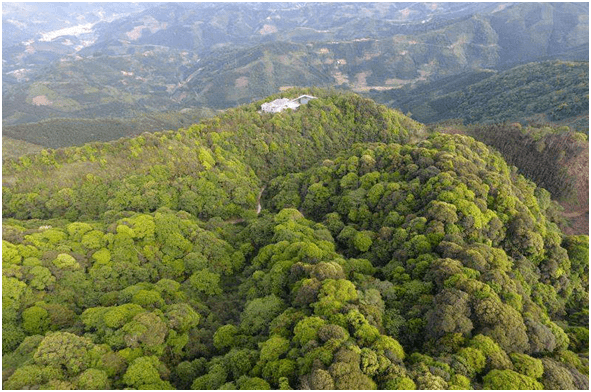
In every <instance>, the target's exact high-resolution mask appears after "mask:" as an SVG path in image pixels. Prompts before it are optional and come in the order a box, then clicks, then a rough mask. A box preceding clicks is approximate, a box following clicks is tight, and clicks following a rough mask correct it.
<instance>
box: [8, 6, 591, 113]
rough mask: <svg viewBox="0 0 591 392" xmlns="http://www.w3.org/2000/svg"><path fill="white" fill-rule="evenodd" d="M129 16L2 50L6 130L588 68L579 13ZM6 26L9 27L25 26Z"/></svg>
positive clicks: (353, 9) (440, 10)
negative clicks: (275, 97)
mask: <svg viewBox="0 0 591 392" xmlns="http://www.w3.org/2000/svg"><path fill="white" fill-rule="evenodd" d="M146 7H147V6H146ZM125 12H130V14H129V15H128V16H125V17H118V18H116V19H115V20H111V21H106V20H105V21H101V22H96V23H94V24H91V27H88V31H87V32H84V33H80V34H79V35H72V34H74V33H72V34H70V35H59V34H60V33H59V32H51V33H52V34H50V32H48V33H46V35H43V34H41V36H43V37H46V38H43V39H42V40H41V39H39V36H38V35H37V36H32V37H31V38H30V39H29V40H27V41H25V42H21V43H19V44H15V43H14V42H11V45H8V46H7V47H6V48H3V51H4V52H5V55H4V58H5V59H6V60H5V66H4V67H3V72H4V74H3V81H4V83H3V98H4V99H3V124H4V125H16V124H22V123H31V122H39V121H41V120H45V119H48V118H64V117H65V118H97V117H104V116H106V115H109V116H113V117H134V116H137V115H138V113H152V112H155V111H170V110H174V111H178V110H182V109H184V108H195V107H198V108H213V109H223V108H228V107H233V106H236V105H238V104H244V103H248V102H251V101H252V100H258V99H262V98H264V97H266V96H268V95H270V94H275V93H277V92H278V91H280V90H282V89H286V88H289V87H293V86H299V87H306V86H319V87H329V86H332V87H336V86H339V87H340V88H345V89H350V90H352V91H355V92H365V93H367V92H369V91H370V90H371V89H376V90H385V89H392V88H400V87H403V86H411V85H416V84H418V83H421V82H432V81H438V80H441V79H443V78H447V77H452V76H457V75H465V74H467V73H471V72H480V71H482V70H497V71H498V70H501V69H504V68H506V67H509V66H516V65H519V64H523V63H529V62H532V61H542V60H549V59H563V60H570V61H572V60H575V61H588V36H589V27H588V13H589V10H588V4H585V3H515V4H510V3H509V4H507V3H486V4H485V3H435V4H433V5H430V4H427V3H413V4H408V3H389V4H379V3H375V4H374V3H351V4H349V3H347V4H345V3H341V4H337V3H303V4H295V5H294V4H286V3H261V4H253V3H248V4H241V3H237V4H232V3H224V4H213V3H212V4H209V3H167V4H155V5H154V6H153V7H149V8H147V9H145V10H143V11H141V12H139V11H138V12H132V10H125ZM111 13H112V10H111V11H110V12H106V13H105V15H110V14H111ZM8 14H9V13H8V12H7V16H6V18H8ZM15 14H16V13H15ZM10 15H11V16H12V17H13V18H16V20H15V19H7V20H6V23H5V25H6V26H10V28H11V29H13V30H15V29H16V30H18V29H19V28H20V27H19V26H21V25H22V26H28V24H27V23H26V22H25V21H21V22H19V21H18V15H14V14H12V13H10ZM3 18H4V17H3ZM17 22H18V23H17ZM23 29H24V28H23ZM27 31H28V30H26V29H24V31H23V32H20V33H18V34H17V33H15V34H17V36H20V35H19V34H23V37H24V36H27V34H30V33H27ZM83 31H86V30H83ZM54 36H55V37H54ZM47 37H54V38H53V39H49V38H47ZM515 37H519V39H515Z"/></svg>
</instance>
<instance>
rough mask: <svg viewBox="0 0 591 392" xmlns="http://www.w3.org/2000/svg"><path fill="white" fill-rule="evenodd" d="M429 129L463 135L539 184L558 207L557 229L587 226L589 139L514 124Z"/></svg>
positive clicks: (563, 129)
mask: <svg viewBox="0 0 591 392" xmlns="http://www.w3.org/2000/svg"><path fill="white" fill-rule="evenodd" d="M429 128H430V131H432V132H441V133H448V134H464V135H469V136H472V137H474V138H475V139H476V140H478V141H481V142H483V143H485V144H486V145H488V146H491V147H492V148H494V149H496V150H498V151H499V152H500V153H501V154H502V155H503V157H504V158H505V160H506V161H507V163H509V164H511V165H514V166H516V167H517V168H518V169H519V172H520V173H522V174H523V175H524V176H525V177H527V178H528V179H530V180H532V181H534V182H535V183H536V184H538V185H539V186H541V187H543V188H545V189H546V190H548V191H549V192H550V194H551V197H552V199H553V200H556V201H558V202H559V203H560V205H561V206H562V207H563V208H564V210H563V211H561V213H560V215H561V216H562V217H563V218H564V219H565V221H564V223H563V224H561V228H562V229H563V230H564V231H565V232H566V233H569V234H577V233H578V234H583V233H588V230H589V137H588V135H586V134H583V133H580V132H575V131H572V130H571V129H569V128H568V127H551V126H547V125H546V126H527V127H522V126H521V125H520V124H518V123H513V124H493V125H472V126H464V125H462V124H458V123H455V124H454V123H453V122H450V123H447V124H446V123H445V122H443V123H438V124H433V125H431V126H430V127H429Z"/></svg>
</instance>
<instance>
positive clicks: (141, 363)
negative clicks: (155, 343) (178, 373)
mask: <svg viewBox="0 0 591 392" xmlns="http://www.w3.org/2000/svg"><path fill="white" fill-rule="evenodd" d="M164 373H166V368H165V366H164V365H163V364H162V363H161V362H160V361H159V360H158V358H156V357H154V356H149V357H140V358H137V359H135V360H134V361H133V362H132V363H131V364H130V365H129V367H128V368H127V371H126V372H125V374H124V375H123V379H122V380H123V382H124V383H125V384H126V385H127V386H130V387H134V388H138V389H143V388H148V389H170V388H172V386H171V385H170V383H168V382H167V381H164V380H162V378H161V375H162V374H164Z"/></svg>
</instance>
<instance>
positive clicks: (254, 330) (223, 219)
mask: <svg viewBox="0 0 591 392" xmlns="http://www.w3.org/2000/svg"><path fill="white" fill-rule="evenodd" d="M302 92H307V93H309V94H310V93H311V94H314V95H315V96H317V97H318V99H313V100H311V101H310V102H309V103H308V104H306V105H302V106H301V107H299V108H298V109H297V110H296V111H285V112H281V113H278V114H269V113H258V109H259V105H260V103H262V102H263V101H260V102H258V103H256V104H250V105H244V106H242V107H239V108H235V109H232V110H228V111H226V112H225V113H223V114H222V115H220V116H217V117H214V118H211V119H207V120H205V121H203V122H202V123H200V124H196V125H194V126H192V127H190V128H188V129H181V130H179V131H176V132H172V131H171V132H167V133H156V134H144V135H141V136H139V137H135V138H130V139H124V140H120V141H117V142H111V143H92V144H87V145H85V146H82V147H70V148H64V149H59V150H55V151H51V150H44V151H42V152H40V153H37V154H31V155H27V156H25V157H21V158H20V159H12V160H8V161H6V162H5V164H4V165H3V171H4V179H5V181H6V180H8V184H5V185H4V186H3V212H4V221H3V285H2V290H3V291H2V295H3V317H2V323H3V326H2V332H3V334H2V339H3V345H2V348H3V361H2V363H3V386H4V387H5V388H7V389H25V388H39V389H49V388H56V389H66V388H70V389H124V388H137V389H172V388H178V389H189V388H192V389H208V390H213V389H250V390H252V389H271V388H275V389H278V388H283V389H287V388H298V389H376V388H381V389H407V390H409V389H437V388H439V389H516V388H517V389H530V390H531V389H544V388H545V389H584V390H587V389H588V388H589V379H588V376H587V374H586V373H587V369H588V336H589V331H588V296H589V294H588V276H589V272H588V257H589V256H588V255H589V253H588V245H589V243H588V241H589V239H588V237H587V236H568V235H564V234H563V233H561V231H560V230H559V228H558V226H557V225H556V224H555V222H554V221H553V218H552V215H553V213H552V210H553V208H555V207H554V205H553V203H552V202H551V201H550V199H549V195H548V192H547V191H545V190H543V189H541V188H538V187H536V185H535V184H534V183H533V182H531V181H528V180H526V179H525V178H524V177H523V176H521V175H520V174H518V173H517V172H515V171H514V170H512V169H511V168H510V167H509V166H508V165H507V163H506V162H505V161H504V160H503V159H502V157H501V155H500V154H499V153H497V152H494V151H492V150H490V149H489V148H487V147H486V146H485V145H484V144H482V143H480V142H477V141H475V140H474V139H473V138H471V137H468V136H464V135H444V134H439V133H435V134H431V135H429V136H427V137H426V136H425V135H424V130H423V127H422V126H421V125H420V124H418V123H416V122H414V121H413V120H411V119H409V118H407V117H405V116H403V115H402V114H400V113H398V112H395V111H393V110H391V109H387V108H385V107H383V106H379V105H376V104H375V103H374V102H372V101H370V100H367V99H364V98H361V97H359V96H356V95H354V94H346V93H340V94H338V93H335V92H328V91H322V90H314V89H310V90H292V91H290V92H289V94H293V95H294V96H295V95H297V94H301V93H302ZM290 96H291V95H290ZM276 97H277V96H273V97H270V98H269V99H268V100H270V99H273V98H276ZM261 189H262V190H261ZM261 193H262V196H261ZM257 199H258V200H257ZM258 203H260V204H259V205H260V206H261V207H262V209H258V208H256V207H257V204H258Z"/></svg>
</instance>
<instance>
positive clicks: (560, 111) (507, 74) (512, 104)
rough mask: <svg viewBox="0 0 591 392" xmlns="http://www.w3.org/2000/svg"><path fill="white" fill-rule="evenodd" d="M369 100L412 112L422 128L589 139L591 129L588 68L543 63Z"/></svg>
mask: <svg viewBox="0 0 591 392" xmlns="http://www.w3.org/2000/svg"><path fill="white" fill-rule="evenodd" d="M370 95H371V96H372V97H374V98H375V99H376V100H378V101H380V102H386V103H388V105H389V106H392V107H398V108H400V109H401V110H403V111H405V112H406V111H410V112H411V113H412V114H413V118H415V119H416V120H417V121H420V122H423V123H435V122H438V121H442V120H447V119H462V120H463V121H464V123H467V124H468V123H480V124H484V123H502V122H504V121H510V122H520V123H522V125H525V124H526V123H528V122H540V121H542V122H549V123H555V124H560V125H570V126H571V127H573V128H576V129H578V130H580V131H586V132H587V133H588V128H589V62H565V61H546V62H541V63H530V64H525V65H520V66H516V67H514V68H511V69H509V70H505V71H503V72H498V73H496V72H492V71H490V70H489V71H475V72H471V73H467V74H464V75H459V76H451V77H447V78H444V79H442V80H439V81H435V82H431V83H424V84H422V85H419V86H417V87H406V88H403V89H396V90H389V91H383V92H377V91H374V92H373V93H372V94H370Z"/></svg>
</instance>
